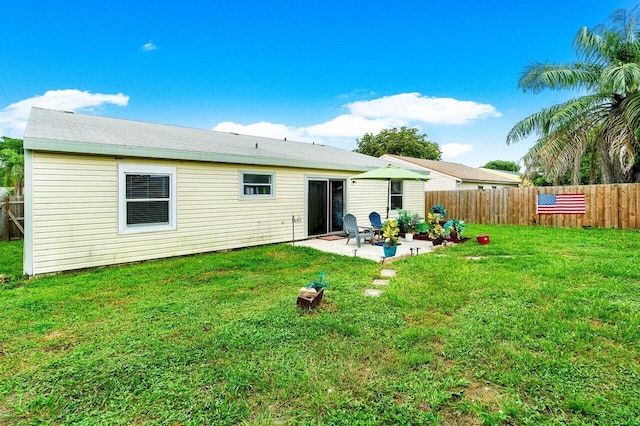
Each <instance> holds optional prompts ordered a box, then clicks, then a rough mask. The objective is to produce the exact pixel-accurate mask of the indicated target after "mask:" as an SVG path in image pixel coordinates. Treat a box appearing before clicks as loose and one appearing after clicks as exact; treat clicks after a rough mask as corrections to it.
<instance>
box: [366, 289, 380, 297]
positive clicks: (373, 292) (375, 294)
mask: <svg viewBox="0 0 640 426" xmlns="http://www.w3.org/2000/svg"><path fill="white" fill-rule="evenodd" d="M381 294H382V290H374V289H372V288H368V289H366V290H365V291H364V295H365V296H370V297H380V295H381Z"/></svg>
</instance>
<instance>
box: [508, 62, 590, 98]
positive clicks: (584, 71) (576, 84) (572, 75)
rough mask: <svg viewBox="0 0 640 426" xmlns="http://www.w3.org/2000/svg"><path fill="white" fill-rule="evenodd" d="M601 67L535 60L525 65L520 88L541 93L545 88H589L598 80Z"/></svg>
mask: <svg viewBox="0 0 640 426" xmlns="http://www.w3.org/2000/svg"><path fill="white" fill-rule="evenodd" d="M598 75H599V69H597V68H594V66H593V65H586V64H582V63H569V64H567V65H563V64H558V65H552V64H549V63H539V62H533V63H531V64H529V65H528V66H527V67H525V69H524V71H523V73H522V76H521V77H520V80H518V88H521V89H522V90H523V91H524V92H527V91H532V92H534V93H539V92H541V91H542V90H544V89H550V90H564V89H576V88H581V87H584V88H589V87H591V86H593V84H594V83H595V82H597V81H598Z"/></svg>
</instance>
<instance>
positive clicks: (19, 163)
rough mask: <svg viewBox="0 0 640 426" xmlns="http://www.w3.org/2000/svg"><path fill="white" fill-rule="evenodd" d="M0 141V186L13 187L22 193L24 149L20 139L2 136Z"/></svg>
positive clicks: (15, 192)
mask: <svg viewBox="0 0 640 426" xmlns="http://www.w3.org/2000/svg"><path fill="white" fill-rule="evenodd" d="M1 139H2V140H1V141H0V186H6V187H11V188H13V193H14V194H15V195H21V194H22V188H23V186H24V150H23V148H22V140H21V139H13V138H8V137H5V136H3V137H2V138H1Z"/></svg>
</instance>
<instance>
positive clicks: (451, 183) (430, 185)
mask: <svg viewBox="0 0 640 426" xmlns="http://www.w3.org/2000/svg"><path fill="white" fill-rule="evenodd" d="M455 189H458V186H457V180H456V178H454V177H453V176H449V175H446V174H444V173H440V172H436V171H433V170H430V175H429V180H428V181H427V182H425V184H424V190H425V191H453V190H455Z"/></svg>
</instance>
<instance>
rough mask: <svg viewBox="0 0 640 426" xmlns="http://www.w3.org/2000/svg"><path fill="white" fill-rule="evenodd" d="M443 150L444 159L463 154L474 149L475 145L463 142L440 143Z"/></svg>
mask: <svg viewBox="0 0 640 426" xmlns="http://www.w3.org/2000/svg"><path fill="white" fill-rule="evenodd" d="M440 150H441V151H442V158H443V159H444V160H449V159H453V158H456V157H459V156H461V155H462V154H464V153H466V152H469V151H472V150H473V145H468V144H461V143H455V142H454V143H447V144H444V145H440Z"/></svg>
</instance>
